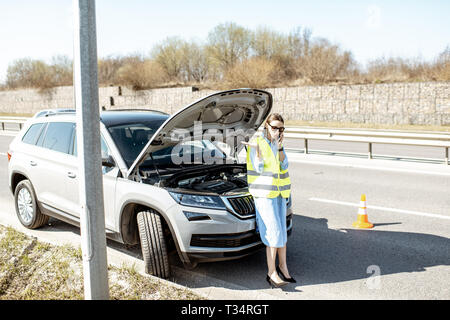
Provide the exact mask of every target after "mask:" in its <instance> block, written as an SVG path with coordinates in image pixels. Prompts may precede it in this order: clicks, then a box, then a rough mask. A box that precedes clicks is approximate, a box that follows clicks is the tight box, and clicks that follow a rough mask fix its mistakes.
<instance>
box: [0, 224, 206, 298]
mask: <svg viewBox="0 0 450 320" xmlns="http://www.w3.org/2000/svg"><path fill="white" fill-rule="evenodd" d="M108 276H109V287H110V298H111V299H114V300H199V299H202V298H201V297H200V296H198V295H196V294H195V293H194V292H192V291H191V290H189V289H187V288H186V289H180V288H179V287H176V286H171V285H170V284H167V282H163V281H159V280H155V279H154V278H153V277H146V276H144V275H141V274H139V273H138V272H137V271H136V270H135V269H134V268H132V267H131V268H130V267H122V268H117V267H112V266H109V267H108ZM83 290H84V287H83V267H82V255H81V250H80V249H76V248H74V247H72V246H68V245H65V246H54V245H50V244H47V243H42V242H39V241H37V239H36V238H32V237H28V236H26V235H24V234H23V233H20V232H18V231H16V230H14V229H12V228H10V227H3V226H1V225H0V300H69V299H70V300H79V299H83V298H84V291H83Z"/></svg>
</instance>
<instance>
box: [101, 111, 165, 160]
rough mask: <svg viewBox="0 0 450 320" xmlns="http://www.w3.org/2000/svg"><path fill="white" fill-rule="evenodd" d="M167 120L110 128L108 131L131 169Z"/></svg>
mask: <svg viewBox="0 0 450 320" xmlns="http://www.w3.org/2000/svg"><path fill="white" fill-rule="evenodd" d="M164 121H165V119H157V120H151V121H140V122H138V123H126V124H119V125H114V126H109V127H108V131H109V133H110V134H111V137H112V138H113V140H114V142H115V143H116V145H117V148H119V151H120V154H121V155H122V158H123V159H124V161H125V162H126V164H127V166H128V167H130V166H131V165H132V164H133V162H134V161H135V160H136V157H137V156H138V155H139V153H140V152H141V151H142V148H144V146H145V145H146V144H147V142H148V141H149V140H150V139H151V137H152V136H153V135H154V134H155V132H156V131H157V130H158V128H159V127H160V126H161V125H162V124H163V123H164Z"/></svg>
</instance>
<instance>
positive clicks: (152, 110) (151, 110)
mask: <svg viewBox="0 0 450 320" xmlns="http://www.w3.org/2000/svg"><path fill="white" fill-rule="evenodd" d="M102 111H150V112H158V113H161V114H167V115H168V113H167V112H164V111H160V110H154V109H139V108H137V109H131V108H128V109H127V108H125V109H108V110H102Z"/></svg>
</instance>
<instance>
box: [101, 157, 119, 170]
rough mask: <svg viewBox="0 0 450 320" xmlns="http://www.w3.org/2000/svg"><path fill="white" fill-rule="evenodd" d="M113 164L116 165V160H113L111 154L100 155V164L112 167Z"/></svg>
mask: <svg viewBox="0 0 450 320" xmlns="http://www.w3.org/2000/svg"><path fill="white" fill-rule="evenodd" d="M115 165H116V162H115V161H114V159H113V157H112V156H111V155H110V156H108V157H106V158H103V157H102V166H104V167H108V168H112V167H114V166H115Z"/></svg>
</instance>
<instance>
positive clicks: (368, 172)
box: [0, 135, 450, 299]
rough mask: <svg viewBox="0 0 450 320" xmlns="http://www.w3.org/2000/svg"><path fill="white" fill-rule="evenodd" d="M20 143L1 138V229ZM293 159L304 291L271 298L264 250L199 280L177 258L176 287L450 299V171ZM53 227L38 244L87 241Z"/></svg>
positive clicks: (216, 294) (295, 248) (243, 295)
mask: <svg viewBox="0 0 450 320" xmlns="http://www.w3.org/2000/svg"><path fill="white" fill-rule="evenodd" d="M11 139H12V137H9V136H2V135H0V203H1V207H0V223H5V222H7V223H13V221H16V220H17V219H16V218H15V212H14V206H13V198H12V196H11V194H10V192H9V189H8V187H7V185H8V184H7V180H6V177H7V158H6V151H7V145H8V144H9V141H11ZM364 150H365V149H364ZM408 152H413V151H411V150H409V151H408ZM414 152H417V150H414ZM418 153H419V154H425V153H427V151H424V150H422V151H420V150H419V151H418ZM288 158H289V161H290V162H289V171H290V176H291V180H292V190H293V209H294V218H293V223H294V230H293V233H292V236H291V237H290V238H289V240H288V265H289V269H290V273H291V275H292V276H294V277H295V278H296V279H297V281H298V283H297V284H296V285H294V284H290V285H288V286H286V287H284V288H283V289H270V288H269V287H268V284H267V283H266V281H265V275H266V271H267V270H266V257H265V252H264V251H260V252H258V253H256V254H254V255H251V256H248V257H245V258H243V259H239V260H234V261H227V262H216V263H205V264H199V265H198V266H197V268H196V269H194V270H192V271H185V270H184V269H182V268H181V264H180V262H179V261H178V260H177V259H176V257H174V258H173V259H172V260H173V263H174V265H175V268H174V277H173V278H172V279H171V280H172V281H174V282H176V283H179V284H182V285H186V286H188V287H190V288H193V289H194V290H197V291H199V292H202V293H204V294H206V295H208V296H209V297H211V298H223V299H259V298H261V299H272V298H273V299H450V239H449V238H450V197H449V192H450V170H449V168H448V167H444V165H442V164H422V163H414V164H411V163H407V162H398V161H390V162H389V161H386V162H383V163H381V162H379V161H378V160H370V161H369V160H365V159H353V158H350V157H338V156H324V155H307V156H305V155H299V154H288ZM390 163H392V166H391V165H390ZM394 164H395V165H394ZM361 194H366V196H367V205H368V217H369V220H370V222H372V223H373V224H374V228H373V229H370V230H358V229H354V228H352V222H353V221H355V220H356V216H357V212H358V205H359V200H360V196H361ZM51 224H52V225H51V226H49V227H45V228H44V229H42V230H37V231H33V235H35V236H37V237H39V238H40V237H42V238H51V239H54V241H55V242H58V243H63V242H67V241H69V242H73V243H75V244H77V241H78V242H79V230H77V228H74V227H71V226H69V225H67V224H65V223H62V222H59V221H55V220H51ZM108 247H109V250H111V251H114V253H112V255H113V256H110V255H109V256H108V259H109V260H111V261H112V260H115V259H118V261H120V260H121V259H122V260H123V261H132V263H135V264H137V265H139V264H140V263H141V262H142V260H141V257H140V254H139V250H137V249H136V248H134V249H127V248H125V247H123V246H121V245H118V244H115V243H114V242H112V241H108Z"/></svg>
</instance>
